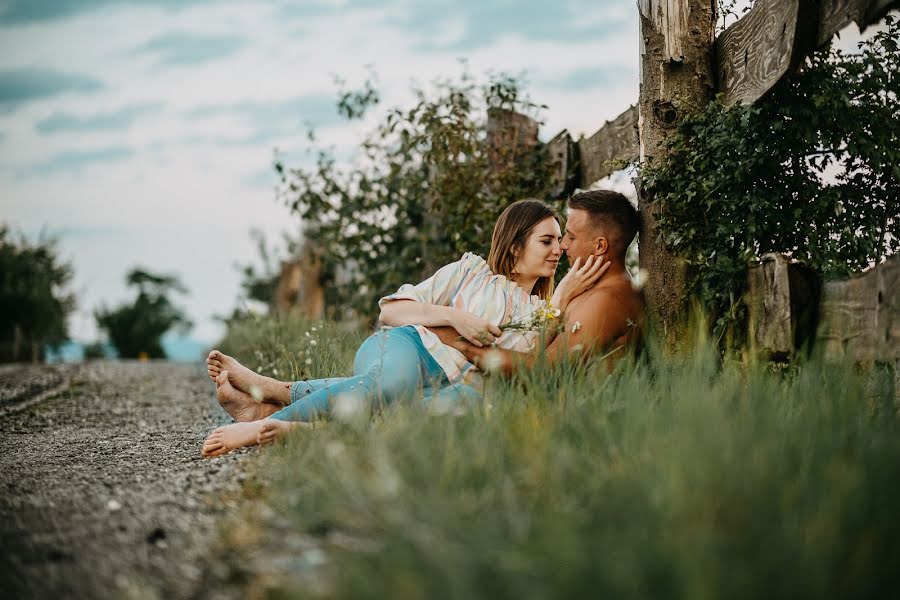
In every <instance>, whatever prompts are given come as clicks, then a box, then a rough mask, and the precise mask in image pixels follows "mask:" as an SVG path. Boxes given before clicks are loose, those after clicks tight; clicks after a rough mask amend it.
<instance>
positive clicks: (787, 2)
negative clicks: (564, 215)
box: [549, 0, 900, 196]
mask: <svg viewBox="0 0 900 600" xmlns="http://www.w3.org/2000/svg"><path fill="white" fill-rule="evenodd" d="M639 4H640V5H641V10H642V12H646V13H648V14H649V13H653V12H656V11H658V10H662V9H663V8H665V9H666V10H671V9H669V8H667V7H668V5H670V4H673V3H672V2H671V1H667V0H640V2H639ZM893 8H900V0H759V1H758V2H757V3H756V4H755V5H754V7H753V9H752V10H751V11H750V12H748V13H747V14H746V15H744V17H743V18H741V19H740V20H739V21H737V22H736V23H734V24H733V25H732V26H731V27H729V28H728V29H727V30H725V31H724V32H723V33H722V34H721V35H719V36H718V37H717V38H716V40H715V43H714V46H713V60H714V74H715V81H716V89H715V91H716V92H717V93H722V94H723V97H724V101H725V105H726V106H731V105H733V104H735V103H737V102H742V103H744V104H752V103H754V102H756V101H757V100H759V99H760V98H762V97H763V96H764V95H765V94H766V92H768V91H769V90H770V89H772V87H773V86H774V85H775V84H776V83H778V82H779V81H780V80H781V79H782V78H783V77H784V76H785V75H787V74H788V73H790V72H791V71H793V70H794V69H796V68H797V67H798V66H799V65H800V63H801V62H802V61H803V59H804V58H805V57H806V56H807V55H809V54H810V53H811V52H813V51H814V50H816V49H817V48H819V47H821V46H823V45H825V44H828V43H829V42H830V41H831V39H832V38H833V37H834V35H835V34H836V33H837V32H839V31H841V30H842V29H843V28H844V27H846V26H847V25H849V24H851V23H856V24H857V25H858V26H859V28H860V30H863V29H865V28H866V27H868V26H869V25H872V24H875V23H878V22H879V21H881V19H882V18H883V17H884V15H885V14H887V12H888V11H889V10H891V9H893ZM672 37H675V36H674V35H669V36H668V37H667V39H671V38H672ZM670 45H672V46H674V47H673V48H672V52H676V53H677V45H675V44H674V42H672V43H671V44H670ZM671 60H673V61H677V60H678V56H675V55H672V56H671ZM638 120H639V115H638V105H637V104H635V105H633V106H630V107H629V108H628V109H626V110H625V111H624V112H623V113H622V114H620V115H619V116H618V117H616V118H615V119H613V120H612V121H607V122H606V123H604V124H603V125H602V126H601V127H600V129H598V130H597V131H596V132H595V133H594V134H593V135H590V136H587V137H582V138H581V139H579V140H577V141H575V140H573V139H572V137H571V135H570V134H569V132H568V131H566V130H563V131H561V132H559V133H558V134H557V135H556V136H554V138H553V139H552V140H551V141H550V142H549V145H550V151H551V155H552V156H553V157H554V158H556V159H557V160H559V161H560V162H559V165H560V168H559V172H558V174H557V176H556V180H555V188H554V189H555V190H556V191H557V194H558V195H559V196H564V195H567V194H568V193H570V192H571V191H572V190H574V189H575V188H581V189H587V188H588V187H589V186H590V185H591V184H592V183H593V182H595V181H597V180H598V179H602V178H604V177H606V176H608V175H610V174H611V173H613V172H615V171H617V170H619V169H621V168H622V165H625V164H631V163H635V162H637V160H638V159H639V157H640V136H639V133H638Z"/></svg>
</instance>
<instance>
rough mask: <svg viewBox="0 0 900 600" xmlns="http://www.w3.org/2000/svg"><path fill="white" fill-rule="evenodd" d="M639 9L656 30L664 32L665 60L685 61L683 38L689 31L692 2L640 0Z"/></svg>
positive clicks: (663, 49)
mask: <svg viewBox="0 0 900 600" xmlns="http://www.w3.org/2000/svg"><path fill="white" fill-rule="evenodd" d="M638 10H640V13H641V14H642V15H644V17H645V18H646V19H648V20H649V21H652V23H653V27H654V29H655V30H656V31H658V32H660V33H662V34H663V47H662V51H663V60H665V61H666V62H681V61H683V60H684V49H683V48H682V39H683V38H684V37H685V35H686V33H687V28H688V21H689V19H690V14H691V7H690V3H688V2H678V1H675V2H668V1H666V0H662V1H660V0H638Z"/></svg>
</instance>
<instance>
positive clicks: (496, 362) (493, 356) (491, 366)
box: [481, 350, 503, 373]
mask: <svg viewBox="0 0 900 600" xmlns="http://www.w3.org/2000/svg"><path fill="white" fill-rule="evenodd" d="M502 366H503V355H502V354H501V353H500V351H499V350H488V351H487V352H485V353H484V358H483V359H482V361H481V368H482V369H483V370H484V371H485V372H486V373H493V372H494V371H497V370H499V369H500V367H502Z"/></svg>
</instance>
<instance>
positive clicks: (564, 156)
mask: <svg viewBox="0 0 900 600" xmlns="http://www.w3.org/2000/svg"><path fill="white" fill-rule="evenodd" d="M547 160H549V161H550V163H551V164H552V165H553V173H552V175H551V178H552V182H551V184H550V195H551V196H553V197H554V198H562V197H564V196H568V195H569V194H570V193H572V191H574V189H575V187H577V185H578V167H579V165H578V152H577V147H576V146H575V142H573V141H572V136H571V135H569V132H568V130H566V129H563V130H562V131H560V132H559V133H557V134H556V135H555V136H554V137H553V139H552V140H550V141H549V142H547Z"/></svg>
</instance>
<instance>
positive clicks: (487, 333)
mask: <svg viewBox="0 0 900 600" xmlns="http://www.w3.org/2000/svg"><path fill="white" fill-rule="evenodd" d="M637 230H638V214H637V212H636V211H635V209H634V207H632V206H631V203H630V202H629V201H628V199H627V198H625V197H624V196H623V195H622V194H619V193H617V192H611V191H607V190H594V191H590V192H584V193H581V194H577V195H575V196H573V197H572V198H571V199H570V200H569V202H568V220H567V221H566V224H565V234H564V235H563V233H562V228H561V226H560V217H559V215H557V214H556V212H555V211H554V210H553V208H552V207H550V206H549V205H547V204H546V203H544V202H541V201H540V200H532V199H528V200H520V201H518V202H515V203H513V204H511V205H510V206H509V207H508V208H507V209H506V210H504V211H503V213H502V214H501V215H500V218H499V219H498V220H497V224H496V225H495V227H494V233H493V236H492V238H491V249H490V253H489V255H488V259H487V261H485V260H484V259H483V258H481V257H480V256H476V255H474V254H469V253H467V254H464V255H463V256H462V258H461V259H460V260H458V261H456V262H453V263H450V264H449V265H446V266H444V267H441V268H440V269H438V270H437V272H436V273H434V275H432V276H431V277H429V278H428V279H426V280H425V281H423V282H421V283H419V284H417V285H411V284H404V285H403V286H401V287H400V289H399V290H397V291H396V292H395V293H394V294H391V295H389V296H385V297H384V298H382V299H381V300H380V301H379V303H378V304H379V307H380V309H381V315H380V321H381V322H382V324H384V325H386V326H387V328H386V329H382V330H381V331H379V332H377V333H375V334H373V335H371V336H369V337H368V338H367V339H366V340H365V341H364V342H363V343H362V345H361V346H360V347H359V350H358V351H357V353H356V358H355V360H354V364H353V375H352V376H350V377H346V378H336V379H319V380H312V381H297V382H283V381H277V380H275V379H272V378H269V377H264V376H262V375H259V374H257V373H254V372H253V371H251V370H250V369H248V368H247V367H245V366H243V365H241V364H240V363H239V362H238V361H237V360H235V359H234V358H233V357H230V356H227V355H225V354H222V353H221V352H219V351H217V350H214V351H213V352H211V353H210V355H209V357H208V359H207V367H208V372H209V376H210V378H212V379H213V380H215V382H216V390H217V397H218V399H219V403H220V404H221V405H222V406H223V407H224V408H225V410H227V411H228V412H229V414H231V416H232V417H234V419H235V420H236V421H237V423H234V424H232V425H225V426H224V427H219V428H218V429H216V430H214V431H213V432H212V433H210V435H209V437H208V438H207V439H206V441H205V442H204V444H203V450H202V454H203V456H205V457H212V456H219V455H221V454H225V453H227V452H229V451H231V450H234V449H235V448H240V447H242V446H250V445H255V444H267V443H270V442H272V441H274V440H275V439H277V438H278V437H279V436H281V435H283V434H285V433H286V432H288V431H289V430H291V429H293V428H295V427H302V426H304V425H307V424H308V423H309V422H310V421H313V420H315V419H317V418H322V417H327V416H328V415H329V414H330V413H331V411H332V409H333V408H334V405H335V403H336V401H337V400H338V399H339V398H342V397H344V398H353V399H354V401H356V402H361V403H364V405H365V406H368V407H374V406H377V405H379V404H381V403H385V404H387V403H391V402H395V401H398V400H403V399H411V398H415V397H417V396H421V395H424V398H425V400H426V401H427V402H435V401H439V402H441V403H442V405H446V403H458V404H461V405H463V406H465V405H471V404H472V403H474V402H477V401H478V400H479V399H480V396H481V391H482V388H483V384H484V381H483V372H484V370H490V371H498V372H499V373H500V374H501V375H502V374H509V373H511V372H512V370H513V367H514V366H515V365H516V364H521V363H523V362H524V363H525V364H526V365H527V364H530V362H531V361H533V360H534V359H535V358H536V353H537V352H542V353H543V354H544V356H545V357H546V360H547V361H548V362H550V363H551V364H552V363H554V362H556V361H559V360H562V359H564V358H565V357H567V356H569V355H572V357H574V358H577V359H578V360H584V359H585V358H587V357H589V356H592V355H597V354H599V353H604V354H606V355H607V356H608V357H609V358H611V359H612V360H614V359H615V358H616V357H617V356H621V355H623V354H624V353H625V352H626V351H627V350H628V349H629V348H634V347H635V346H636V345H638V344H639V343H640V338H641V335H642V334H641V323H642V322H643V317H644V305H643V301H642V299H641V295H640V292H639V291H638V290H637V289H636V288H635V286H634V284H633V282H632V280H631V278H630V277H629V275H628V272H627V270H626V269H625V252H626V250H627V249H628V246H629V244H630V243H631V241H632V240H633V239H634V237H635V235H636V233H637ZM563 252H565V253H566V255H567V256H568V258H569V262H570V264H571V265H572V267H571V269H570V270H569V272H568V273H567V274H566V276H565V277H564V278H563V279H562V280H561V281H560V283H559V285H558V286H556V287H555V289H554V275H555V273H556V268H557V266H558V264H559V260H560V258H561V257H562V254H563ZM548 298H549V302H548ZM548 313H549V314H552V315H557V314H558V315H559V319H560V320H561V325H562V326H561V327H555V328H548V329H547V331H546V335H545V337H544V339H543V344H541V345H540V347H539V345H538V338H539V336H540V335H541V332H540V331H538V330H537V329H524V330H523V328H522V327H515V326H513V327H510V325H515V324H522V323H535V322H537V321H539V320H540V319H539V318H537V317H539V316H541V315H547V314H548ZM560 331H561V332H562V333H560ZM251 391H252V392H253V394H252V395H251ZM260 394H261V395H262V401H261V402H257V400H256V399H254V396H256V397H257V398H258V397H259V396H260Z"/></svg>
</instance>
